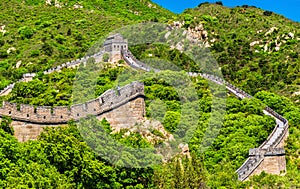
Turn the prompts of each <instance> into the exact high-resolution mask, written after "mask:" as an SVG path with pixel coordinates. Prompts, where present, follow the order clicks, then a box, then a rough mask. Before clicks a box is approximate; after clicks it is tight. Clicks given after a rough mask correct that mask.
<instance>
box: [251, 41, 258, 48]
mask: <svg viewBox="0 0 300 189" xmlns="http://www.w3.org/2000/svg"><path fill="white" fill-rule="evenodd" d="M259 43H260V41H253V42H251V43H250V47H253V46H254V45H258V44H259Z"/></svg>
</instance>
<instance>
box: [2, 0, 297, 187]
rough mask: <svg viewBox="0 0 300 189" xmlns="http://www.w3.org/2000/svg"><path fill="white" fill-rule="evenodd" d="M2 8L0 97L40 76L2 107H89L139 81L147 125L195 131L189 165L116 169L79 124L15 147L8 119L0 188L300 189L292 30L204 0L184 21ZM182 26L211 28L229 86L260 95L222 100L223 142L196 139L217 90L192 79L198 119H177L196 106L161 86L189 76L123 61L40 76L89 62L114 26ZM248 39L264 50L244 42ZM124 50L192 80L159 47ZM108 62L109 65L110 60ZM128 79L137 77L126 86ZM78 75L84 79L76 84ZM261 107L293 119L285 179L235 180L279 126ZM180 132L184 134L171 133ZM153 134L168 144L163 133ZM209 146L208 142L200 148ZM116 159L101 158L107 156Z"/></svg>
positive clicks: (34, 4)
mask: <svg viewBox="0 0 300 189" xmlns="http://www.w3.org/2000/svg"><path fill="white" fill-rule="evenodd" d="M81 6H82V8H81ZM0 10H1V15H0V18H1V22H0V26H1V28H0V29H1V32H2V33H0V81H1V82H0V89H2V88H4V87H5V86H7V85H8V84H9V83H11V82H13V81H16V80H18V79H20V78H21V77H22V74H24V73H27V72H37V73H38V74H37V76H36V77H35V78H34V79H33V80H32V81H30V82H27V83H25V82H21V83H17V84H16V85H15V87H14V89H13V91H12V92H11V93H10V94H9V95H7V96H4V97H1V100H9V101H11V102H17V103H26V104H32V105H36V106H62V105H65V106H70V105H72V104H73V103H79V102H85V101H87V100H89V99H92V98H95V97H97V96H99V95H101V94H102V93H103V92H105V91H106V90H108V89H111V88H115V87H117V86H118V85H125V84H127V83H128V82H130V81H134V80H139V81H142V82H143V83H144V84H145V94H146V98H145V100H146V116H147V118H148V119H155V120H159V121H160V122H161V123H162V124H163V126H164V128H165V130H167V131H168V132H169V133H171V134H173V135H174V136H183V135H186V134H190V133H188V132H186V130H185V129H187V128H190V127H194V128H195V132H194V133H193V134H192V136H191V140H190V141H189V148H190V151H191V154H192V158H191V159H189V158H186V157H184V156H177V157H175V158H173V159H171V160H169V161H168V162H165V163H163V164H161V165H158V166H155V167H150V168H145V169H143V168H131V169H130V168H123V167H121V166H118V165H124V164H126V163H128V162H129V161H130V158H136V159H134V160H135V161H141V159H138V158H137V157H134V156H133V155H132V154H123V159H121V161H119V162H117V164H112V163H111V162H110V161H108V160H107V159H105V158H103V157H101V156H99V151H96V152H98V153H95V151H94V150H95V149H93V150H92V149H91V148H90V145H91V144H95V141H93V139H95V138H93V137H98V136H99V135H100V134H101V133H100V134H99V133H92V134H93V135H91V138H90V139H91V140H90V141H85V140H83V138H82V135H81V134H82V133H80V131H82V130H80V126H79V127H76V124H75V123H74V122H70V123H69V124H68V126H63V127H57V128H47V129H45V133H43V134H42V135H41V136H40V137H39V139H38V140H36V141H29V142H25V143H19V142H17V140H16V139H15V138H14V137H13V136H12V135H13V133H14V131H13V128H12V127H11V122H12V120H11V118H10V117H6V116H5V117H4V116H3V117H2V118H1V123H0V139H1V140H0V187H2V188H128V189H129V188H205V187H210V188H222V187H223V188H245V187H248V188H251V187H254V188H270V187H273V188H292V187H293V188H298V187H300V183H299V180H300V160H299V148H300V143H299V137H300V109H299V106H297V105H295V104H294V103H299V100H300V99H299V95H295V92H298V91H299V89H300V88H299V76H300V75H299V73H300V72H299V66H300V62H299V60H300V59H299V53H300V51H299V38H300V32H299V23H294V22H291V21H289V20H287V19H285V18H283V17H282V16H280V15H277V14H273V13H272V12H270V11H263V10H261V9H257V8H255V7H251V6H246V5H245V6H242V7H235V8H226V7H223V6H222V2H217V3H216V4H209V3H203V4H201V5H199V7H198V8H196V9H188V10H186V11H185V12H184V13H183V14H181V15H175V14H172V13H170V12H169V11H167V10H164V9H162V8H161V7H159V6H157V5H155V4H154V3H152V2H150V1H148V0H141V1H135V0H123V1H115V0H89V1H80V2H77V1H73V0H72V1H66V0H61V1H59V2H58V4H57V5H55V2H54V1H51V5H46V4H45V1H44V0H25V1H23V0H22V1H21V0H3V1H1V3H0ZM177 20H184V21H185V24H184V25H183V27H185V28H189V29H192V28H195V27H196V26H199V24H202V25H203V26H204V29H205V30H207V31H208V38H207V39H205V40H206V41H207V42H208V43H210V45H211V48H210V49H211V51H212V53H213V55H214V57H215V58H216V60H217V61H218V63H219V65H220V66H221V70H222V73H223V74H224V77H225V78H226V80H229V81H231V82H233V83H234V84H236V85H238V86H239V87H241V88H242V89H244V90H245V91H247V92H249V93H251V94H253V95H255V97H256V98H253V99H244V100H239V99H236V98H235V97H233V96H231V95H228V98H227V103H226V113H225V117H224V120H223V123H222V127H220V128H219V129H218V130H217V131H216V130H213V132H214V131H216V132H217V134H218V135H217V136H216V138H215V139H214V140H211V139H209V140H208V139H206V138H205V139H203V137H204V136H206V135H207V130H209V129H208V127H209V126H210V125H211V124H213V125H214V124H216V125H217V123H218V122H220V120H219V119H218V118H215V117H213V118H211V116H212V115H213V114H212V112H211V110H212V104H213V98H216V96H218V91H214V90H212V89H211V88H210V84H209V83H208V81H206V80H204V79H203V78H200V77H195V78H188V79H190V80H191V83H189V87H191V86H192V87H193V88H194V89H195V92H196V97H197V98H195V99H194V100H193V101H192V102H193V103H190V104H189V106H188V107H192V108H193V107H195V106H196V107H198V109H197V110H198V111H197V115H194V113H195V112H194V111H192V108H191V109H188V111H187V114H188V116H187V117H182V112H183V111H185V110H186V109H184V107H182V106H181V104H182V101H181V100H182V99H189V98H191V97H192V92H191V91H185V90H184V89H180V90H175V89H174V86H172V85H171V84H170V83H169V82H167V81H168V79H173V80H175V81H176V82H179V83H180V82H181V81H184V80H186V79H187V77H184V76H183V75H184V74H178V75H175V74H174V72H172V71H164V72H162V73H153V72H151V73H140V72H137V71H132V70H131V69H129V68H126V66H125V64H123V63H122V62H119V66H118V67H117V66H114V65H110V64H106V63H101V64H92V65H91V66H90V67H88V68H87V69H85V68H84V67H83V66H80V68H79V71H80V72H78V70H76V69H63V70H62V71H61V72H54V73H51V74H49V75H44V74H43V73H42V71H44V70H46V69H49V68H51V67H54V66H57V65H59V64H61V63H64V62H67V61H69V60H73V59H76V58H80V57H82V56H84V55H85V53H86V52H87V50H88V49H89V48H90V46H91V45H92V44H94V43H95V42H97V40H98V39H99V38H100V37H103V36H104V35H107V34H108V33H109V32H110V31H112V30H113V29H115V28H117V27H119V26H123V25H126V24H130V23H138V22H142V21H154V22H169V23H172V21H177ZM3 26H5V27H3ZM272 27H276V28H273V29H272ZM271 30H272V31H271ZM270 31H271V32H270ZM212 41H214V42H212ZM255 41H259V44H254V45H250V44H251V43H253V42H255ZM279 43H280V48H279V49H278V48H277V46H278V44H279ZM131 51H132V52H133V53H134V54H135V56H136V57H137V58H138V59H141V60H143V59H146V58H148V56H149V54H152V55H153V57H154V58H155V57H156V58H160V59H164V60H167V61H169V62H174V63H175V65H176V66H178V67H179V68H181V69H184V70H189V71H198V68H197V67H196V66H195V63H194V62H193V61H191V60H190V59H189V58H188V57H187V56H185V55H184V54H182V53H180V51H178V50H175V49H170V48H168V47H166V46H163V45H157V44H156V45H153V44H151V45H150V44H147V45H140V46H135V47H132V48H131ZM104 59H105V61H107V59H108V58H107V57H105V58H104ZM157 63H158V64H159V63H160V62H159V61H158V62H157ZM160 66H161V67H162V68H164V67H168V65H160ZM96 68H97V69H96ZM98 68H100V72H99V69H98ZM176 69H177V67H174V70H176ZM132 75H133V76H136V77H133V78H130V77H129V76H132ZM119 76H120V78H119ZM80 78H84V81H85V82H84V83H81V82H80ZM124 80H126V81H124ZM78 81H79V82H78ZM90 84H95V86H94V88H91V90H85V89H86V88H89V86H88V85H90ZM74 89H76V90H74ZM264 90H268V91H272V92H274V93H271V92H266V91H264ZM181 93H184V94H183V95H181ZM275 93H277V94H275ZM216 94H217V95H216ZM278 94H280V95H284V96H286V97H290V98H291V99H292V100H291V99H288V98H285V97H282V96H279V95H278ZM182 97H184V98H182ZM266 105H268V106H269V107H271V108H273V109H274V110H275V111H277V112H278V113H280V114H282V115H283V116H284V117H286V118H287V119H288V120H289V124H290V128H289V138H288V140H287V142H286V147H285V150H286V153H287V174H286V175H285V176H283V177H281V176H274V175H268V174H265V173H263V174H261V175H259V176H254V177H253V178H251V179H250V180H249V181H247V182H244V183H241V182H239V181H238V180H237V175H236V174H235V170H236V169H237V168H238V167H239V166H241V165H242V163H243V162H244V161H245V159H246V158H247V156H248V150H249V149H250V148H254V147H257V146H259V145H260V144H261V143H262V142H263V141H264V140H265V139H266V138H267V136H268V135H269V133H270V132H271V131H272V130H273V128H274V126H275V120H274V119H272V118H270V117H268V116H265V115H264V114H263V113H262V110H263V108H264V107H265V106H266ZM198 114H199V115H198ZM185 119H187V120H189V119H191V120H192V119H193V120H194V121H196V124H193V123H194V122H192V121H191V122H188V121H185V122H184V121H183V120H185ZM91 122H92V123H95V125H99V127H100V128H103V132H104V133H106V134H107V136H110V137H111V138H113V139H114V140H116V141H118V142H119V143H120V144H122V145H125V146H128V147H132V148H137V147H141V148H149V149H150V150H153V148H154V147H155V145H153V144H151V143H150V142H149V141H147V140H145V138H143V136H142V135H141V134H139V133H130V134H129V135H126V136H125V134H126V133H127V132H128V130H126V129H124V130H121V131H120V132H119V133H112V130H111V128H110V125H109V123H108V122H107V121H106V120H102V121H100V122H99V121H97V120H93V119H91V120H85V121H83V125H85V124H86V125H90V123H91ZM182 122H183V123H182ZM179 123H180V124H182V127H178V125H179ZM92 125H93V124H92ZM77 126H78V125H77ZM98 129H99V128H98ZM178 130H179V131H178ZM151 132H152V133H153V134H154V135H157V136H163V135H162V133H161V132H160V131H158V130H152V131H151ZM209 134H211V133H209ZM96 142H98V141H96ZM102 142H103V141H102ZM159 142H160V143H162V141H159ZM210 142H212V143H210ZM88 144H89V145H88ZM106 144H107V143H105V144H102V145H103V146H105V145H106ZM207 144H210V145H208V147H207V148H205V150H204V151H203V150H201V149H203V146H205V145H206V146H207ZM110 145H111V144H110ZM103 149H104V148H103ZM103 149H102V148H101V150H103ZM101 150H100V152H101ZM105 150H106V149H105ZM112 150H114V149H108V151H104V152H105V153H111V152H113V151H112ZM113 153H120V152H113ZM129 157H130V158H129ZM151 158H152V157H151ZM126 161H127V162H126Z"/></svg>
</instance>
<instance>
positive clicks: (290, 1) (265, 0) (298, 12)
mask: <svg viewBox="0 0 300 189" xmlns="http://www.w3.org/2000/svg"><path fill="white" fill-rule="evenodd" d="M152 1H153V2H155V3H157V4H159V5H161V6H163V7H165V8H167V9H169V10H171V11H172V12H176V13H181V12H182V11H183V10H184V9H186V8H193V7H196V6H198V5H199V4H200V3H202V2H206V1H207V2H216V1H219V0H215V1H211V0H152ZM222 2H223V5H224V6H227V7H235V6H238V5H240V6H241V5H254V6H256V7H259V8H262V9H264V10H269V11H273V12H275V13H278V14H281V15H284V16H285V17H287V18H289V19H291V20H294V21H298V22H300V0H223V1H222Z"/></svg>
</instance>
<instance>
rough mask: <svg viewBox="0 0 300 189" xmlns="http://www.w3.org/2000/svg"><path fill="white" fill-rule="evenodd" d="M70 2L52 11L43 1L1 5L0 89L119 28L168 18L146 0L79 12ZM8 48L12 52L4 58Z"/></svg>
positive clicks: (92, 4)
mask: <svg viewBox="0 0 300 189" xmlns="http://www.w3.org/2000/svg"><path fill="white" fill-rule="evenodd" d="M61 4H64V3H63V2H61ZM73 4H75V1H69V3H68V4H67V5H63V7H62V8H56V7H54V6H49V5H48V6H47V5H45V1H41V0H35V1H25V3H24V1H20V2H18V1H16V0H13V1H8V0H5V1H1V3H0V10H1V15H0V19H1V21H0V26H3V25H5V30H6V31H7V32H6V33H5V34H4V35H3V36H2V35H0V45H1V46H0V65H1V69H0V80H1V84H0V88H4V87H5V86H6V85H7V84H8V83H10V82H12V81H14V80H16V79H19V78H20V77H21V75H22V74H23V73H26V72H38V71H43V70H46V69H48V68H51V67H52V66H54V65H58V64H61V63H63V62H66V61H68V60H72V59H76V58H78V57H82V56H83V55H84V54H85V53H86V51H87V50H88V49H89V48H90V46H91V45H92V44H93V43H95V42H96V41H97V40H98V39H99V38H100V37H102V36H104V35H107V34H108V33H109V32H110V31H112V30H114V29H116V28H118V27H121V26H123V25H127V24H130V23H137V22H141V21H143V20H148V21H150V20H153V21H163V20H165V19H166V18H169V17H170V16H171V15H172V13H170V12H169V11H167V10H165V9H162V8H160V7H158V6H157V7H156V8H153V7H152V8H150V7H148V4H149V2H148V1H131V0H127V1H121V2H120V1H95V0H92V1H85V2H82V3H81V4H82V5H83V8H82V9H74V8H73ZM153 5H154V4H153ZM127 7H130V8H127ZM135 12H136V13H137V12H138V14H139V15H136V14H135ZM11 47H14V48H15V49H16V51H13V52H11V53H9V54H8V53H7V50H8V49H9V48H11ZM19 61H22V63H21V65H20V67H19V68H18V69H16V68H15V66H16V64H17V62H19Z"/></svg>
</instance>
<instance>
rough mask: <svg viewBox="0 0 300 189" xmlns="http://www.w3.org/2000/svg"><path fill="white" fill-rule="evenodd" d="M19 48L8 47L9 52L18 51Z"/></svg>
mask: <svg viewBox="0 0 300 189" xmlns="http://www.w3.org/2000/svg"><path fill="white" fill-rule="evenodd" d="M16 50H17V49H16V48H15V47H10V48H9V49H7V51H6V52H7V54H9V53H11V52H12V51H16Z"/></svg>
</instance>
